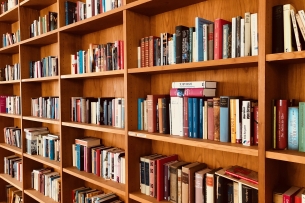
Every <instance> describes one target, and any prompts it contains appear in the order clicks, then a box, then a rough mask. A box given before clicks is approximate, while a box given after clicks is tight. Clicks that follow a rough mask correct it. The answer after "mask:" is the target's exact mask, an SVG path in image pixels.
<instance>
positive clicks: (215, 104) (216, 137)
mask: <svg viewBox="0 0 305 203" xmlns="http://www.w3.org/2000/svg"><path fill="white" fill-rule="evenodd" d="M213 110H214V114H213V115H214V140H215V141H220V98H217V97H214V98H213Z"/></svg>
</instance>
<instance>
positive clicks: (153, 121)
mask: <svg viewBox="0 0 305 203" xmlns="http://www.w3.org/2000/svg"><path fill="white" fill-rule="evenodd" d="M165 97H166V95H147V130H148V132H157V131H159V129H157V116H156V112H157V110H156V109H157V103H158V98H165Z"/></svg>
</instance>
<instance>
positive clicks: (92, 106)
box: [90, 102, 97, 124]
mask: <svg viewBox="0 0 305 203" xmlns="http://www.w3.org/2000/svg"><path fill="white" fill-rule="evenodd" d="M90 105H91V123H92V124H97V122H96V116H95V115H96V105H97V102H91V103H90Z"/></svg>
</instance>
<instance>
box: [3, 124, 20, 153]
mask: <svg viewBox="0 0 305 203" xmlns="http://www.w3.org/2000/svg"><path fill="white" fill-rule="evenodd" d="M3 131H4V142H5V143H6V144H9V145H11V146H14V147H18V148H21V146H22V139H21V136H22V135H21V129H20V128H18V127H5V128H4V129H3Z"/></svg>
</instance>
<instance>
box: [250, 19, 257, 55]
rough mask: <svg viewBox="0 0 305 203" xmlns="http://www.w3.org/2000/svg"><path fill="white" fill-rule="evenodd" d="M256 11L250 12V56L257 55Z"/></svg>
mask: <svg viewBox="0 0 305 203" xmlns="http://www.w3.org/2000/svg"><path fill="white" fill-rule="evenodd" d="M257 23H258V21H257V13H252V14H251V56H257V55H258V26H257Z"/></svg>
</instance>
